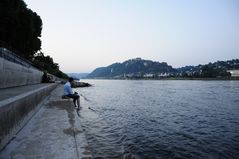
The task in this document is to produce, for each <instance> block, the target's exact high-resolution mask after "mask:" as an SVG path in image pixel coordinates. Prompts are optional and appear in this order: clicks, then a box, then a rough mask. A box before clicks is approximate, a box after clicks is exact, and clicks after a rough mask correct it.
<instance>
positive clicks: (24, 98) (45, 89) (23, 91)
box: [0, 83, 57, 150]
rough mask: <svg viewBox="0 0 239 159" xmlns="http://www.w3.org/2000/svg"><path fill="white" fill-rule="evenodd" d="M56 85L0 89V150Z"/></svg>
mask: <svg viewBox="0 0 239 159" xmlns="http://www.w3.org/2000/svg"><path fill="white" fill-rule="evenodd" d="M56 86H57V84H55V83H53V84H36V85H28V86H21V87H13V88H5V89H0V150H1V149H3V148H4V146H6V144H7V143H8V142H9V141H11V139H12V138H14V137H15V135H16V133H17V132H18V131H19V130H20V129H21V128H22V127H23V126H24V125H25V124H26V123H27V121H29V119H30V118H31V117H32V116H33V115H34V114H35V112H36V111H37V110H38V106H39V103H41V102H42V101H43V100H44V99H45V98H46V97H47V96H49V94H50V93H51V91H52V90H54V89H55V88H56Z"/></svg>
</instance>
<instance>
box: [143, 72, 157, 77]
mask: <svg viewBox="0 0 239 159" xmlns="http://www.w3.org/2000/svg"><path fill="white" fill-rule="evenodd" d="M154 76H155V75H154V74H152V73H146V74H145V75H144V77H145V78H152V77H154Z"/></svg>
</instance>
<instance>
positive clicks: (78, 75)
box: [67, 73, 89, 79]
mask: <svg viewBox="0 0 239 159" xmlns="http://www.w3.org/2000/svg"><path fill="white" fill-rule="evenodd" d="M88 74H89V73H68V74H67V75H68V76H69V77H73V78H75V79H82V78H85V77H86V76H87V75H88Z"/></svg>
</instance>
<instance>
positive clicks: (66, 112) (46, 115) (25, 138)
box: [0, 85, 92, 159]
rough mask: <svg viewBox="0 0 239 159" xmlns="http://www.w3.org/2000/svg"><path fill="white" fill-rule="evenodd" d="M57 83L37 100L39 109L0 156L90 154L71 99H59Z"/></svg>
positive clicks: (14, 158) (16, 158) (14, 157)
mask: <svg viewBox="0 0 239 159" xmlns="http://www.w3.org/2000/svg"><path fill="white" fill-rule="evenodd" d="M62 90H63V85H58V86H57V88H56V89H55V90H53V92H52V93H51V94H50V96H49V97H48V98H47V99H46V100H44V101H43V102H42V103H41V106H40V110H39V111H38V112H37V113H36V114H35V115H34V116H33V117H32V119H31V120H30V121H29V122H28V123H27V124H26V125H25V126H24V127H23V128H22V129H21V130H20V132H18V134H17V135H16V136H15V139H13V140H12V141H11V142H10V143H9V144H8V145H7V146H6V147H5V148H4V149H3V150H2V151H1V152H0V158H4V159H10V158H11V159H18V158H40V159H41V158H42V159H44V158H52V159H54V158H57V159H58V158H62V159H65V158H76V159H79V158H84V159H87V158H92V157H91V152H90V150H89V147H88V143H87V140H86V138H85V133H84V130H83V129H82V127H81V123H80V118H79V115H80V111H79V112H77V111H76V109H75V108H74V106H73V102H72V101H71V100H63V99H61V95H62Z"/></svg>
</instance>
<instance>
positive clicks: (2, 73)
mask: <svg viewBox="0 0 239 159" xmlns="http://www.w3.org/2000/svg"><path fill="white" fill-rule="evenodd" d="M42 75H43V72H41V71H39V70H37V69H35V68H33V67H26V66H23V65H19V64H17V63H14V62H11V61H8V60H6V59H4V58H1V57H0V88H8V87H15V86H23V85H29V84H37V83H41V79H42Z"/></svg>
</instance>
